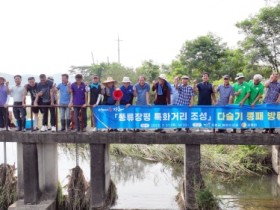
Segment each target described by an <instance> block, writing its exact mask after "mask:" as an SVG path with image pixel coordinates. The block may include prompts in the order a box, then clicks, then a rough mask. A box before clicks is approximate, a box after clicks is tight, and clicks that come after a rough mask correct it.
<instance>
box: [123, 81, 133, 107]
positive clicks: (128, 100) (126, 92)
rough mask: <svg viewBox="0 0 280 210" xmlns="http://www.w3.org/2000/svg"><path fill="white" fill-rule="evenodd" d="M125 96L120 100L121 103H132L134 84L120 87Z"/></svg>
mask: <svg viewBox="0 0 280 210" xmlns="http://www.w3.org/2000/svg"><path fill="white" fill-rule="evenodd" d="M120 89H121V91H122V93H123V97H122V99H121V101H120V104H121V105H127V104H132V101H133V86H132V85H129V86H128V87H127V88H126V87H125V86H123V85H122V86H121V87H120Z"/></svg>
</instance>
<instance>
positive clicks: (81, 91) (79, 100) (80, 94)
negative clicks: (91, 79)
mask: <svg viewBox="0 0 280 210" xmlns="http://www.w3.org/2000/svg"><path fill="white" fill-rule="evenodd" d="M71 90H72V92H73V105H83V104H85V103H86V97H85V93H86V85H85V83H83V82H82V83H81V84H80V86H79V87H78V85H77V83H76V82H74V83H72V85H71Z"/></svg>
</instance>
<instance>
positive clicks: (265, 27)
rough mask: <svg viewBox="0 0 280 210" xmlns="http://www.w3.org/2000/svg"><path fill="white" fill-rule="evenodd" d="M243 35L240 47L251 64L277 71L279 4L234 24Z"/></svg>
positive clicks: (279, 48)
mask: <svg viewBox="0 0 280 210" xmlns="http://www.w3.org/2000/svg"><path fill="white" fill-rule="evenodd" d="M236 26H237V27H238V28H239V29H240V31H241V32H242V33H244V34H245V36H246V37H245V39H244V41H242V42H241V46H242V47H243V49H244V50H245V51H246V54H247V56H248V57H249V58H250V59H251V62H252V63H253V64H264V65H270V66H271V68H272V70H274V71H277V72H278V71H279V65H280V61H279V58H280V4H277V5H276V6H275V7H265V8H263V9H261V10H260V12H259V13H258V14H257V15H255V16H254V17H251V18H248V19H246V20H243V21H241V22H239V23H237V24H236Z"/></svg>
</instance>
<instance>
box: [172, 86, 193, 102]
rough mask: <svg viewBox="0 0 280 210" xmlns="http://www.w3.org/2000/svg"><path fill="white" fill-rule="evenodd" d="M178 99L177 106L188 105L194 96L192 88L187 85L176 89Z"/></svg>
mask: <svg viewBox="0 0 280 210" xmlns="http://www.w3.org/2000/svg"><path fill="white" fill-rule="evenodd" d="M178 94H179V96H178V99H177V101H176V104H177V105H187V106H188V105H189V104H190V102H191V99H192V97H193V96H194V91H193V88H192V87H191V86H189V85H186V86H183V85H180V86H179V87H178Z"/></svg>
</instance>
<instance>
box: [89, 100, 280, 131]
mask: <svg viewBox="0 0 280 210" xmlns="http://www.w3.org/2000/svg"><path fill="white" fill-rule="evenodd" d="M93 113H94V118H95V121H96V127H97V128H98V129H102V128H113V129H117V128H127V129H134V128H135V129H157V128H280V105H279V106H278V105H274V104H262V105H256V106H255V107H254V108H251V107H250V106H245V105H244V106H242V107H240V106H239V105H227V106H193V107H186V106H130V107H128V108H126V107H125V106H98V107H95V108H93Z"/></svg>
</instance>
